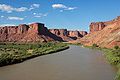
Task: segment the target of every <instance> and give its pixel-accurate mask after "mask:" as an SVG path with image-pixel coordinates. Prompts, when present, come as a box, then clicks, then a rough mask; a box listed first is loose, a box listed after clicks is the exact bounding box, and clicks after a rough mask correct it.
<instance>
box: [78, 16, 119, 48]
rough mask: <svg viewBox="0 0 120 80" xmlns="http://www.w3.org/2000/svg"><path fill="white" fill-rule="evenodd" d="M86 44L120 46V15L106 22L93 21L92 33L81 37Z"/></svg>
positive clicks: (109, 46) (81, 40) (108, 46)
mask: <svg viewBox="0 0 120 80" xmlns="http://www.w3.org/2000/svg"><path fill="white" fill-rule="evenodd" d="M80 42H81V43H82V44H84V45H88V46H91V45H93V44H97V45H99V46H100V47H107V48H112V47H114V46H116V45H118V46H120V17H119V16H118V17H117V18H116V19H113V20H111V21H106V22H96V23H91V25H90V33H89V34H88V35H86V36H85V37H83V38H82V39H80Z"/></svg>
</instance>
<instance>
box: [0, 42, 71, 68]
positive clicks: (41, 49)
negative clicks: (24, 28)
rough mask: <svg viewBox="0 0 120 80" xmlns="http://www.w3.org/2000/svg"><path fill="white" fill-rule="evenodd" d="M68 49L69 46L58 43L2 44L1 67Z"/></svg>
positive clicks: (0, 45)
mask: <svg viewBox="0 0 120 80" xmlns="http://www.w3.org/2000/svg"><path fill="white" fill-rule="evenodd" d="M68 48H69V46H68V45H67V44H64V43H56V42H49V43H34V44H17V43H0V67H1V66H5V65H10V64H15V63H20V62H23V61H25V60H28V59H31V58H34V57H37V56H42V55H46V54H51V53H55V52H58V51H62V50H65V49H68Z"/></svg>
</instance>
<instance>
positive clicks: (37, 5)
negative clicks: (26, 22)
mask: <svg viewBox="0 0 120 80" xmlns="http://www.w3.org/2000/svg"><path fill="white" fill-rule="evenodd" d="M39 7H40V4H32V5H31V7H30V8H29V10H33V9H35V8H39Z"/></svg>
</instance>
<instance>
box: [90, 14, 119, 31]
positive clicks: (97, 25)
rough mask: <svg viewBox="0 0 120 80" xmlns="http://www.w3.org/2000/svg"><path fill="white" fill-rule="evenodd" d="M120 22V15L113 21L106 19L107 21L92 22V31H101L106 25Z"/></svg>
mask: <svg viewBox="0 0 120 80" xmlns="http://www.w3.org/2000/svg"><path fill="white" fill-rule="evenodd" d="M119 22H120V16H118V17H117V18H116V19H113V20H111V21H106V22H92V23H91V24H90V33H91V32H95V31H100V30H102V29H104V28H105V27H106V26H109V25H112V24H115V23H119Z"/></svg>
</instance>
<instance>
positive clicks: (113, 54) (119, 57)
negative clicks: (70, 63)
mask: <svg viewBox="0 0 120 80" xmlns="http://www.w3.org/2000/svg"><path fill="white" fill-rule="evenodd" d="M85 47H87V48H91V49H98V50H101V51H103V52H104V55H105V57H106V59H107V60H108V62H109V63H110V64H111V65H113V66H115V67H117V69H118V71H117V75H116V77H115V79H114V80H120V48H119V47H118V46H115V47H114V48H113V49H108V48H101V47H98V46H97V45H96V44H94V45H93V46H85Z"/></svg>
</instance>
